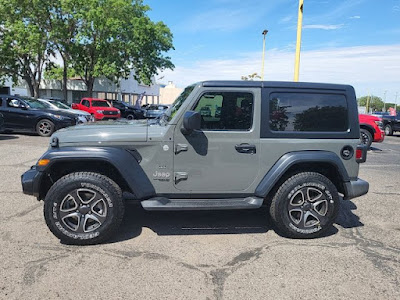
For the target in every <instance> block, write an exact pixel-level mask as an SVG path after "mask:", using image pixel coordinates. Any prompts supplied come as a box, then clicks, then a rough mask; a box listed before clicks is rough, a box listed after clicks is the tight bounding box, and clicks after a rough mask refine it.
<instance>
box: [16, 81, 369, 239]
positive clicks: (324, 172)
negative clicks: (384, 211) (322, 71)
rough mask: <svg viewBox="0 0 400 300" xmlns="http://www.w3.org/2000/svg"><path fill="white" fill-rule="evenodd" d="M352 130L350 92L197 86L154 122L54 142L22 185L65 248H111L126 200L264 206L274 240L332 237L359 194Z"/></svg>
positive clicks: (277, 85) (99, 127) (151, 204)
mask: <svg viewBox="0 0 400 300" xmlns="http://www.w3.org/2000/svg"><path fill="white" fill-rule="evenodd" d="M204 111H207V114H205V113H203V112H204ZM359 130H360V129H359V124H358V113H357V103H356V96H355V92H354V89H353V87H351V86H348V85H333V84H316V83H293V82H257V81H254V82H252V81H205V82H200V83H196V84H194V85H191V86H188V87H187V88H186V89H185V90H184V91H183V92H182V94H181V95H180V96H179V97H178V98H177V99H176V100H175V102H174V103H173V105H172V106H171V107H170V108H169V109H168V110H167V111H166V112H165V113H164V114H163V115H161V116H160V117H159V118H158V119H156V120H152V121H150V120H144V121H119V122H113V123H108V122H98V123H96V124H90V125H82V126H75V127H71V128H68V129H62V130H60V131H58V132H56V133H55V134H54V135H53V136H52V137H51V140H50V147H49V149H48V151H47V152H46V153H45V154H44V155H43V156H42V157H41V158H40V159H39V161H38V162H37V164H36V165H35V166H33V167H32V168H31V169H30V170H29V171H27V172H26V173H24V174H23V175H22V186H23V191H24V193H25V194H29V195H34V196H36V197H37V198H38V199H39V200H42V199H44V216H45V219H46V223H47V225H48V227H49V228H50V230H51V232H53V234H54V235H56V236H57V237H58V238H59V239H60V240H61V241H62V242H64V243H69V244H79V245H84V244H94V243H99V242H102V241H104V240H106V239H108V238H110V237H111V236H112V235H113V234H115V233H116V232H117V230H118V227H119V226H120V223H121V221H122V218H123V216H124V203H125V201H127V200H129V201H139V202H140V203H141V205H142V206H143V208H144V209H145V210H223V209H257V208H260V207H261V206H262V205H263V204H264V205H267V206H268V207H269V211H270V215H271V217H272V219H273V221H274V224H275V227H276V231H277V232H278V233H279V234H281V235H283V236H287V237H292V238H314V237H318V236H321V235H323V234H324V232H326V230H328V229H329V228H330V227H331V226H332V224H333V222H334V220H335V218H336V216H337V214H338V211H339V204H340V198H344V199H351V198H354V197H358V196H361V195H364V194H366V193H367V192H368V183H367V182H365V181H363V180H361V179H359V178H358V170H359V163H361V162H364V161H365V159H366V148H365V147H364V146H360V145H359V137H360V132H359ZM266 217H267V216H266Z"/></svg>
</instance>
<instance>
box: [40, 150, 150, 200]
mask: <svg viewBox="0 0 400 300" xmlns="http://www.w3.org/2000/svg"><path fill="white" fill-rule="evenodd" d="M41 159H49V160H50V163H49V164H48V165H47V166H46V167H44V168H43V167H37V168H38V171H42V172H46V170H48V169H50V168H51V166H52V165H54V164H55V163H57V162H69V161H70V162H73V161H105V162H107V163H109V164H111V165H112V166H114V167H115V168H116V169H117V170H118V172H119V173H120V174H121V176H122V177H123V178H124V179H125V181H126V183H127V184H128V186H129V188H130V189H131V190H132V192H133V194H134V195H135V196H136V198H137V199H148V198H151V197H154V196H155V195H156V192H155V189H154V187H153V185H152V184H151V182H150V180H149V178H148V177H147V175H146V173H145V172H144V171H143V169H142V167H141V166H140V165H139V162H140V155H139V154H138V152H136V151H135V149H125V148H118V147H63V148H52V149H50V150H48V151H47V152H46V153H45V154H44V155H43V156H42V157H41Z"/></svg>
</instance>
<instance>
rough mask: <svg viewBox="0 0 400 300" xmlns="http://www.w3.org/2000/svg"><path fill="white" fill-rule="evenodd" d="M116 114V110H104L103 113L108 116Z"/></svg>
mask: <svg viewBox="0 0 400 300" xmlns="http://www.w3.org/2000/svg"><path fill="white" fill-rule="evenodd" d="M116 114H117V112H116V111H107V110H106V111H104V115H108V116H110V115H116Z"/></svg>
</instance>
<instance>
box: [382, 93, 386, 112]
mask: <svg viewBox="0 0 400 300" xmlns="http://www.w3.org/2000/svg"><path fill="white" fill-rule="evenodd" d="M386 93H387V91H385V92H384V93H383V110H384V111H385V112H386Z"/></svg>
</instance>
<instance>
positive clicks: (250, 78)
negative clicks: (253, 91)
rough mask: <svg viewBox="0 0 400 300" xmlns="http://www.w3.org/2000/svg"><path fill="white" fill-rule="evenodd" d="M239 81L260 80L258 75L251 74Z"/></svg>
mask: <svg viewBox="0 0 400 300" xmlns="http://www.w3.org/2000/svg"><path fill="white" fill-rule="evenodd" d="M241 79H242V80H245V81H248V80H250V81H253V80H255V79H261V76H260V75H258V74H257V73H253V74H250V75H247V76H242V77H241Z"/></svg>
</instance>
